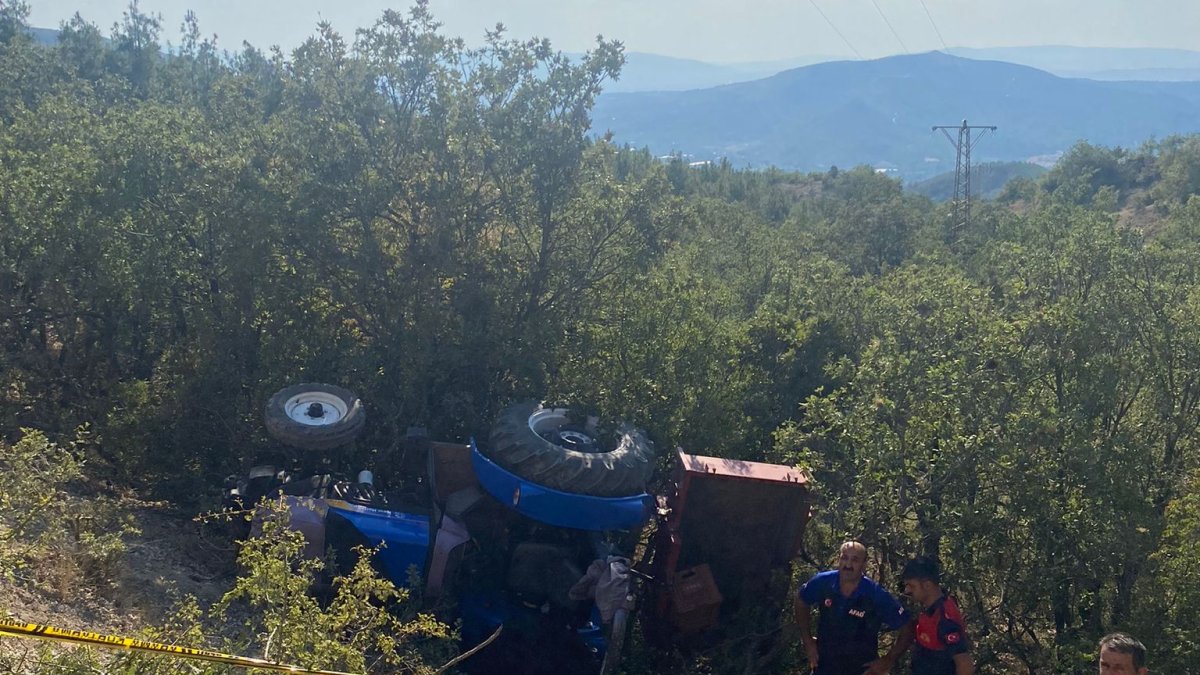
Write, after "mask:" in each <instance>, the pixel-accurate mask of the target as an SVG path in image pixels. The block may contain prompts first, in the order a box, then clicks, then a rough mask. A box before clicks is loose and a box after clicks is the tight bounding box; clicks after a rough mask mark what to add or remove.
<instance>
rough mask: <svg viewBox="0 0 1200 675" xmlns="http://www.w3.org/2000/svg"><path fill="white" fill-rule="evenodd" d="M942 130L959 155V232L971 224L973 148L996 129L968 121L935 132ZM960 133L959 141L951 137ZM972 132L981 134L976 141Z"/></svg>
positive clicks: (956, 186) (956, 188) (956, 225)
mask: <svg viewBox="0 0 1200 675" xmlns="http://www.w3.org/2000/svg"><path fill="white" fill-rule="evenodd" d="M939 129H941V131H942V133H943V134H946V139H947V140H948V141H950V145H953V146H954V150H955V151H956V152H957V153H958V156H957V158H956V159H955V160H954V229H955V230H959V229H962V228H964V227H966V226H967V225H970V224H971V148H974V147H975V144H976V143H978V142H979V139H980V138H983V135H984V133H987V132H989V131H995V130H996V127H990V126H978V125H976V126H971V125H970V124H967V121H966V120H963V121H962V124H961V125H959V126H935V127H934V128H933V130H934V131H937V130H939ZM951 129H956V130H957V131H958V140H954V137H953V136H951V135H950V130H951ZM972 131H980V132H981V133H980V134H979V135H978V136H976V137H975V138H974V139H972V138H971V132H972Z"/></svg>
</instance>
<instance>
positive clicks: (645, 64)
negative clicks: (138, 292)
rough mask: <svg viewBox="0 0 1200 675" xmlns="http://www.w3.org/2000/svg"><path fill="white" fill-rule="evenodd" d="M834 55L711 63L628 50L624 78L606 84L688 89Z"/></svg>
mask: <svg viewBox="0 0 1200 675" xmlns="http://www.w3.org/2000/svg"><path fill="white" fill-rule="evenodd" d="M831 58H832V57H826V56H805V57H797V58H794V59H787V60H783V61H753V62H745V63H709V62H706V61H696V60H693V59H681V58H675V57H671V56H662V55H660V54H647V53H645V52H628V53H626V54H625V65H624V66H623V67H622V68H621V78H620V79H619V80H616V81H614V82H610V83H609V84H608V86H606V87H605V89H606V91H610V92H635V91H686V90H689V89H705V88H707V87H717V86H720V85H723V84H731V83H734V82H748V81H750V80H757V79H761V78H764V77H770V76H772V75H774V74H776V73H779V72H782V71H784V70H789V69H792V68H797V67H800V66H806V65H811V64H814V63H820V62H822V61H829V60H831Z"/></svg>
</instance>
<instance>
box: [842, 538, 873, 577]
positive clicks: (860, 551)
mask: <svg viewBox="0 0 1200 675" xmlns="http://www.w3.org/2000/svg"><path fill="white" fill-rule="evenodd" d="M866 570H867V547H866V546H863V545H862V544H860V543H859V542H857V541H848V542H846V543H844V544H842V547H841V549H839V551H838V577H839V581H841V582H842V583H846V584H857V583H858V582H859V581H860V580H861V579H862V578H863V574H865V573H866Z"/></svg>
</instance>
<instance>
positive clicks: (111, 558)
mask: <svg viewBox="0 0 1200 675" xmlns="http://www.w3.org/2000/svg"><path fill="white" fill-rule="evenodd" d="M88 436H89V433H88V430H87V429H86V428H81V429H80V430H79V431H78V433H77V436H76V441H75V442H73V443H72V444H71V447H66V448H64V447H60V446H58V445H56V444H54V443H51V442H50V441H48V440H47V439H46V436H45V435H44V434H42V433H41V432H39V431H36V430H33V429H23V430H22V436H21V438H20V440H18V441H17V442H16V443H12V444H9V443H0V573H2V574H3V575H4V576H5V577H6V579H7V580H8V581H10V582H18V583H22V584H25V585H27V586H32V587H36V588H38V589H40V590H43V591H44V592H46V593H47V594H49V595H51V596H53V597H56V598H59V599H63V598H68V597H72V596H74V595H76V594H82V593H83V592H86V590H88V589H95V590H98V591H101V592H108V591H110V590H111V584H112V582H113V580H114V578H115V576H116V570H117V566H118V565H119V564H120V562H121V559H122V557H123V555H124V554H125V545H126V539H127V538H128V537H129V536H130V535H132V534H135V533H136V532H137V530H136V529H135V528H134V527H133V525H132V524H131V523H130V521H129V519H128V518H127V517H123V516H122V515H121V513H120V510H119V508H118V506H117V504H116V503H115V501H114V500H113V499H111V498H107V497H99V496H87V495H86V492H84V490H85V488H84V486H83V462H82V460H81V459H80V454H81V453H80V450H79V448H80V447H82V446H84V445H86V444H87V443H88V442H89V438H88Z"/></svg>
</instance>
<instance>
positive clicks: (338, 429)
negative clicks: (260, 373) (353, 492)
mask: <svg viewBox="0 0 1200 675" xmlns="http://www.w3.org/2000/svg"><path fill="white" fill-rule="evenodd" d="M366 417H367V416H366V412H364V411H363V406H362V401H360V400H358V397H357V396H355V395H354V394H353V393H351V392H349V391H347V390H345V389H342V388H341V387H335V386H333V385H331V384H316V383H308V384H296V385H292V386H290V387H286V388H284V389H280V390H279V391H277V392H275V395H274V396H272V397H271V399H270V400H269V401H267V407H266V410H265V412H264V414H263V418H264V422H265V424H266V426H267V431H268V432H269V433H270V434H271V436H273V437H274V438H275V440H277V441H279V442H281V443H284V444H286V445H290V446H292V447H294V448H299V449H300V450H330V449H333V448H336V447H338V446H339V445H345V444H346V443H349V442H351V441H353V440H354V439H355V438H357V437H358V435H359V434H360V433H362V430H363V426H364V425H365V424H366Z"/></svg>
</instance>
